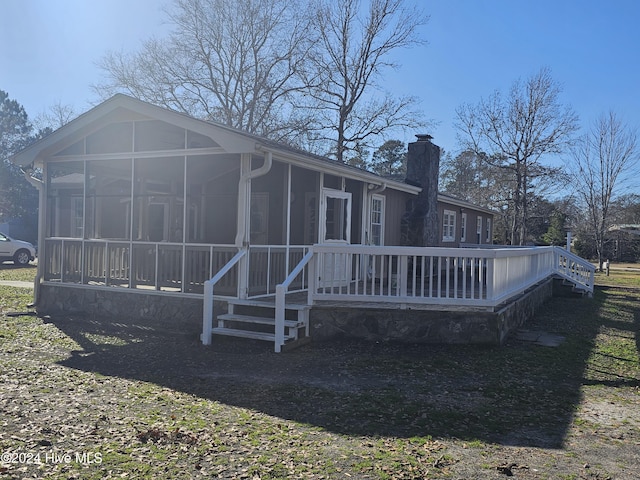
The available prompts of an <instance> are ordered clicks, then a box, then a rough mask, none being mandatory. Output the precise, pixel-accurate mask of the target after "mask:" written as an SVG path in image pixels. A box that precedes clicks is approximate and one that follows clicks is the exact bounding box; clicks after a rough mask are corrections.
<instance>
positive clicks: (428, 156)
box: [403, 134, 440, 247]
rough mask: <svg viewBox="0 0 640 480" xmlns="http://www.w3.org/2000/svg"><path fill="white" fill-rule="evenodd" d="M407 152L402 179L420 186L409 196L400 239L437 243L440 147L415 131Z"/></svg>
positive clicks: (413, 243)
mask: <svg viewBox="0 0 640 480" xmlns="http://www.w3.org/2000/svg"><path fill="white" fill-rule="evenodd" d="M416 137H417V140H416V141H415V142H413V143H410V144H409V148H408V153H407V178H406V180H405V183H408V184H410V185H415V186H418V187H422V191H421V192H420V193H419V194H418V196H417V197H414V198H412V199H411V200H409V202H408V204H407V213H406V214H405V217H404V218H403V243H404V244H405V245H409V246H415V247H430V246H436V245H438V243H439V242H438V233H439V231H440V226H439V223H438V175H439V169H440V147H438V146H437V145H435V144H433V143H431V140H432V139H433V137H432V136H431V135H425V134H421V135H416Z"/></svg>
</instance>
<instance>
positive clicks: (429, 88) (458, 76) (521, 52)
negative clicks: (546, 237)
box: [0, 0, 640, 152]
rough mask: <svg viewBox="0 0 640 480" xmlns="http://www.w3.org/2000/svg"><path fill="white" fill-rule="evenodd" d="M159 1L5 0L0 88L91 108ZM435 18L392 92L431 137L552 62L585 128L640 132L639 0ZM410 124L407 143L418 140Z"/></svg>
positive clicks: (442, 2)
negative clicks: (109, 59) (613, 116)
mask: <svg viewBox="0 0 640 480" xmlns="http://www.w3.org/2000/svg"><path fill="white" fill-rule="evenodd" d="M162 3H163V2H162V1H161V0H1V1H0V89H2V90H5V91H7V92H8V93H9V95H10V96H11V98H13V99H15V100H17V101H18V102H20V103H21V104H22V105H23V106H24V107H25V109H26V110H27V113H28V114H29V116H30V117H32V118H33V117H35V116H37V115H38V114H40V113H41V112H43V111H44V110H46V109H47V108H48V107H50V106H51V105H53V104H56V103H61V104H63V105H71V106H73V108H74V109H75V111H76V112H77V113H82V112H83V111H85V110H87V109H88V108H90V106H91V104H92V103H93V102H95V100H96V99H95V97H94V95H93V93H92V91H91V88H90V85H91V84H94V83H98V82H99V81H100V80H101V72H100V70H99V69H98V68H97V67H96V66H95V62H96V61H98V60H99V59H100V58H101V57H102V55H104V53H105V52H107V51H108V50H120V49H123V50H125V51H127V50H131V51H133V50H137V49H138V47H139V46H140V42H141V41H142V40H144V39H146V38H148V37H150V36H152V35H156V36H162V35H163V34H164V33H166V32H167V30H168V27H167V25H166V24H164V23H163V19H164V16H163V13H162V11H161V5H162ZM410 3H414V4H415V5H419V6H420V7H422V8H424V9H425V10H426V11H427V13H428V14H430V16H431V18H430V21H429V23H428V24H427V25H426V26H425V27H424V28H423V29H422V31H421V34H422V36H423V37H424V38H425V39H426V40H427V41H428V44H427V45H425V46H421V47H416V48H413V49H410V50H407V51H403V52H399V53H398V55H397V58H396V60H397V61H398V62H399V63H400V64H402V67H401V68H399V69H398V70H396V71H390V72H386V74H385V77H384V79H383V83H384V85H385V88H387V89H388V90H390V91H392V92H394V93H398V94H410V95H415V96H417V97H418V98H420V99H421V108H422V109H423V110H424V112H425V115H426V116H427V117H428V118H431V119H433V120H435V121H436V122H438V123H437V125H435V126H433V127H432V128H430V129H429V130H430V133H432V135H433V136H434V137H435V140H434V142H435V143H437V144H438V145H440V146H441V147H442V148H444V149H445V150H447V151H450V152H455V151H456V150H457V149H458V144H457V141H456V132H455V129H454V128H453V125H452V123H453V120H454V116H455V109H456V108H457V107H458V106H459V105H461V104H462V103H476V102H478V101H479V100H480V99H481V98H482V97H486V96H488V95H490V94H491V93H492V92H493V91H494V90H496V89H498V90H506V89H508V88H509V86H510V85H511V84H512V83H513V81H514V80H516V79H518V78H526V77H528V76H530V75H532V74H533V73H535V72H537V71H538V70H539V69H540V68H541V67H543V66H544V67H549V68H550V69H551V73H552V76H553V78H554V79H555V80H556V81H557V82H558V83H559V84H560V85H561V86H562V88H563V92H562V97H561V98H562V101H563V102H564V103H567V104H570V105H572V106H573V108H574V109H575V110H576V111H577V113H578V114H579V115H580V119H581V124H582V125H583V126H585V127H586V126H588V125H589V123H590V122H593V120H594V119H595V118H596V117H597V116H598V115H599V114H600V113H604V112H607V111H608V110H610V109H613V110H614V111H616V112H617V113H618V114H619V115H620V116H621V117H622V118H623V120H624V121H625V122H626V123H628V124H630V125H632V126H634V127H637V128H640V52H639V49H640V28H639V27H638V21H639V20H640V1H637V0H607V1H602V0H600V1H594V0H535V1H534V0H528V1H524V0H412V1H410ZM413 133H414V132H408V133H407V134H406V135H405V137H404V138H403V140H405V141H413V139H414V137H413Z"/></svg>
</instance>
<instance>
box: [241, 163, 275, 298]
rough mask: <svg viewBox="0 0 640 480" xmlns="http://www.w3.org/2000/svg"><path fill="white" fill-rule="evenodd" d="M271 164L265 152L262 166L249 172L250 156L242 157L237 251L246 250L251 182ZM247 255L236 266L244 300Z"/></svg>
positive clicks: (249, 224)
mask: <svg viewBox="0 0 640 480" xmlns="http://www.w3.org/2000/svg"><path fill="white" fill-rule="evenodd" d="M272 164H273V156H272V154H271V152H265V154H264V164H263V165H262V166H261V167H259V168H256V169H255V170H251V154H247V155H245V154H243V155H242V165H241V172H242V173H241V175H240V180H239V181H238V226H237V231H236V239H235V245H236V247H237V248H238V249H242V248H248V247H249V242H250V229H251V223H250V222H251V180H252V179H253V178H257V177H260V176H262V175H266V174H267V173H268V172H269V170H271V166H272ZM248 262H249V255H245V256H244V257H242V258H241V259H240V262H239V264H238V272H239V275H238V296H239V297H240V298H246V295H247V291H248V289H249V285H248V279H249V272H248V268H249V263H248Z"/></svg>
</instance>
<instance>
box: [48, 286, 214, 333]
mask: <svg viewBox="0 0 640 480" xmlns="http://www.w3.org/2000/svg"><path fill="white" fill-rule="evenodd" d="M216 307H218V305H216ZM225 308H226V304H225ZM37 310H38V313H39V314H47V315H55V314H76V315H86V316H91V317H109V318H110V319H111V321H117V319H127V320H135V321H136V322H138V323H143V324H145V325H148V326H151V327H159V328H168V329H177V330H180V331H182V332H184V333H185V334H188V335H191V334H193V335H200V333H202V298H198V297H183V296H180V295H175V294H173V295H172V294H165V293H140V292H137V291H131V290H125V289H115V288H107V289H100V288H91V287H89V288H78V287H73V286H62V285H51V284H43V285H41V286H40V293H39V298H38V305H37ZM218 311H220V310H218Z"/></svg>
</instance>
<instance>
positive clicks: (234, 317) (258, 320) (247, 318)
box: [218, 313, 304, 328]
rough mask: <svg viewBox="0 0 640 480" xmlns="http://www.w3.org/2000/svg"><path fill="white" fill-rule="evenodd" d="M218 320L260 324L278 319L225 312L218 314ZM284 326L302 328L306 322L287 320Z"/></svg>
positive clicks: (270, 322) (272, 322)
mask: <svg viewBox="0 0 640 480" xmlns="http://www.w3.org/2000/svg"><path fill="white" fill-rule="evenodd" d="M218 320H228V321H232V322H243V323H255V324H258V325H275V324H276V321H275V320H274V319H273V318H269V317H258V316H254V315H240V314H237V313H225V314H224V315H218ZM284 326H285V327H288V328H300V327H303V326H304V322H298V321H295V320H285V321H284Z"/></svg>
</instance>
